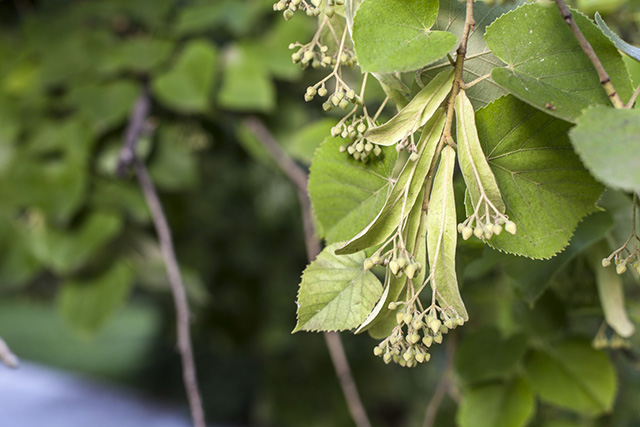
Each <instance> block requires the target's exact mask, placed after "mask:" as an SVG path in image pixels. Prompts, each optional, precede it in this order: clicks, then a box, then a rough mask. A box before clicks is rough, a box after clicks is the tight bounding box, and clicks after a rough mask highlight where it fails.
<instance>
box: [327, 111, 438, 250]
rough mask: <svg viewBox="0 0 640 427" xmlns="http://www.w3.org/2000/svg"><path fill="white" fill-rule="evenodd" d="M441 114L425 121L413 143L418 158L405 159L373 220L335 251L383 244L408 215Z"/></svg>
mask: <svg viewBox="0 0 640 427" xmlns="http://www.w3.org/2000/svg"><path fill="white" fill-rule="evenodd" d="M444 123H445V115H444V111H443V110H441V111H440V112H439V113H437V114H436V116H435V117H434V118H433V119H431V121H430V122H429V123H427V124H426V125H425V127H424V129H423V130H422V136H421V137H420V141H419V142H418V144H417V150H418V151H417V153H418V155H419V159H418V160H417V161H416V162H412V161H410V160H409V161H407V163H406V164H405V166H404V168H403V169H402V171H401V172H400V175H399V176H398V179H397V180H396V182H395V184H394V185H393V187H392V189H391V192H390V193H389V196H388V197H387V199H386V201H385V203H384V207H383V208H382V210H381V211H380V212H379V213H378V215H377V216H376V217H375V219H374V220H373V221H371V223H370V224H369V225H367V226H366V227H365V228H364V229H362V231H360V232H359V233H358V234H357V235H356V236H355V237H353V238H352V239H351V240H349V241H348V242H347V243H345V244H344V246H342V247H340V248H339V249H338V250H337V251H336V253H338V254H349V253H354V252H358V251H361V250H363V249H366V248H369V247H372V246H376V245H379V244H381V243H384V242H385V241H386V240H387V239H388V238H389V237H390V236H391V235H392V234H393V232H394V230H396V229H397V228H398V226H399V224H401V223H402V222H403V221H404V219H405V218H406V217H407V215H409V212H411V209H412V208H413V206H414V204H415V201H416V199H417V198H418V196H419V194H420V193H421V192H422V190H423V187H424V180H425V178H426V176H427V173H429V169H430V167H431V163H432V160H433V156H434V154H435V151H436V148H437V146H438V143H439V142H440V136H441V135H442V130H443V129H444Z"/></svg>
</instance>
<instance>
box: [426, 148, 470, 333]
mask: <svg viewBox="0 0 640 427" xmlns="http://www.w3.org/2000/svg"><path fill="white" fill-rule="evenodd" d="M455 162H456V152H455V150H454V149H453V148H451V147H450V146H448V145H447V146H445V147H444V149H443V150H442V155H441V158H440V165H439V166H438V171H437V172H436V177H435V179H434V181H433V188H432V189H431V197H430V199H429V211H428V213H427V253H428V256H429V266H430V271H429V274H430V276H431V287H432V288H434V289H435V290H436V292H437V295H438V301H439V303H440V306H441V307H442V308H443V309H445V310H448V309H449V308H451V309H453V310H454V311H455V313H456V314H457V315H458V316H460V317H462V318H463V319H464V320H465V321H466V320H469V315H468V314H467V309H466V308H465V306H464V303H463V302H462V298H461V297H460V290H459V289H458V279H457V277H456V245H457V242H458V233H457V230H456V202H455V199H454V196H453V170H454V168H455Z"/></svg>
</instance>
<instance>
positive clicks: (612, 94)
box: [554, 0, 624, 108]
mask: <svg viewBox="0 0 640 427" xmlns="http://www.w3.org/2000/svg"><path fill="white" fill-rule="evenodd" d="M554 1H555V2H556V6H558V10H559V11H560V15H562V19H564V22H566V23H567V25H569V28H571V31H572V32H573V35H574V36H575V37H576V39H577V40H578V43H579V44H580V47H581V48H582V51H583V52H584V53H585V54H586V55H587V57H588V58H589V60H590V61H591V63H592V64H593V66H594V68H595V69H596V71H597V72H598V77H599V78H600V84H601V85H602V88H603V89H604V91H605V92H606V93H607V95H609V98H610V99H611V102H612V103H613V106H614V107H616V108H624V102H622V99H621V98H620V95H618V92H616V88H615V87H614V86H613V83H611V79H610V78H609V74H607V72H606V70H605V69H604V67H603V66H602V63H601V62H600V59H598V56H597V55H596V53H595V51H594V50H593V48H592V47H591V44H590V43H589V42H588V41H587V39H586V38H585V36H584V34H582V31H580V28H578V25H577V24H576V21H574V20H573V16H572V15H571V11H569V8H568V7H567V5H566V4H565V2H564V1H563V0H554Z"/></svg>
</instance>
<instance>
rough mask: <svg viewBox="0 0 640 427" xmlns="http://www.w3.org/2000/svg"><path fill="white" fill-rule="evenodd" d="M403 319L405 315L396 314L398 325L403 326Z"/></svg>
mask: <svg viewBox="0 0 640 427" xmlns="http://www.w3.org/2000/svg"><path fill="white" fill-rule="evenodd" d="M402 319H404V313H396V323H397V324H398V325H401V324H402Z"/></svg>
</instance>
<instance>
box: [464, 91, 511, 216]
mask: <svg viewBox="0 0 640 427" xmlns="http://www.w3.org/2000/svg"><path fill="white" fill-rule="evenodd" d="M455 111H456V131H457V136H458V138H457V141H456V142H457V144H458V164H459V165H460V170H461V171H462V176H463V177H464V182H465V183H466V184H467V191H468V192H469V200H466V199H465V202H467V201H468V202H469V203H470V206H467V210H475V208H476V207H477V206H478V203H480V200H484V198H486V199H488V200H489V201H490V202H491V203H492V204H493V206H495V208H496V209H497V210H498V211H499V212H500V213H504V212H505V209H506V207H505V205H504V202H503V201H502V194H500V189H499V188H498V183H497V182H496V177H495V176H494V175H493V172H492V171H491V168H490V167H489V163H488V162H487V158H486V157H485V154H484V153H483V152H482V146H481V145H480V140H479V139H478V131H477V129H476V118H475V112H474V110H473V105H471V101H469V98H467V95H466V93H465V91H460V93H459V94H458V96H457V97H456V103H455ZM486 208H487V206H486V205H485V204H484V203H483V204H481V205H480V209H479V210H478V217H479V218H482V217H483V216H484V215H485V214H490V213H491V212H492V211H491V210H489V212H487V209H486Z"/></svg>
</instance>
